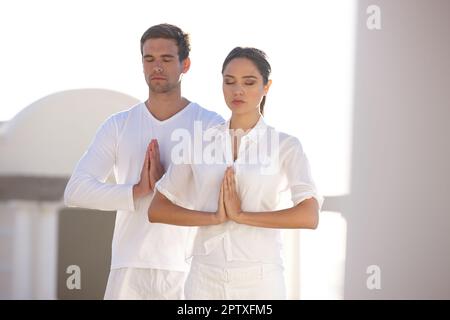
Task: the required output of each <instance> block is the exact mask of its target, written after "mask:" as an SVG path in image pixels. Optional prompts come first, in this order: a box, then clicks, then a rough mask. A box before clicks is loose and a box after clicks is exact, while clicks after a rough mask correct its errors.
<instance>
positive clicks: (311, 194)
mask: <svg viewBox="0 0 450 320" xmlns="http://www.w3.org/2000/svg"><path fill="white" fill-rule="evenodd" d="M311 198H314V199H316V200H317V202H318V203H319V211H320V210H321V209H322V205H323V201H324V199H323V197H322V196H320V195H318V194H316V193H314V192H309V193H302V194H298V195H292V202H293V203H294V206H296V205H298V204H299V203H301V202H302V201H304V200H306V199H311Z"/></svg>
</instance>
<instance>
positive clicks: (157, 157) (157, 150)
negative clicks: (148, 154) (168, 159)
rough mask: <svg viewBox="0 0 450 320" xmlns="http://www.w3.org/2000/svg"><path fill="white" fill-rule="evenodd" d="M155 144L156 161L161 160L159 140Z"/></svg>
mask: <svg viewBox="0 0 450 320" xmlns="http://www.w3.org/2000/svg"><path fill="white" fill-rule="evenodd" d="M154 141H155V142H154V144H153V147H154V148H153V152H154V154H155V158H156V160H159V159H160V157H159V144H158V140H156V139H155V140H154Z"/></svg>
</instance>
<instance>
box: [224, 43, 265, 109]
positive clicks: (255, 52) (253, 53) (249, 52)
mask: <svg viewBox="0 0 450 320" xmlns="http://www.w3.org/2000/svg"><path fill="white" fill-rule="evenodd" d="M236 58H246V59H249V60H250V61H252V62H253V63H254V64H255V66H256V67H257V68H258V71H259V73H260V74H261V76H262V78H263V84H264V85H266V84H267V83H268V82H269V76H270V72H271V71H272V68H271V67H270V64H269V62H268V61H267V55H266V54H265V53H264V51H262V50H259V49H256V48H248V47H246V48H242V47H236V48H234V49H233V50H231V51H230V53H229V54H228V56H227V57H226V58H225V61H224V62H223V65H222V74H223V72H224V70H225V68H226V67H227V65H228V64H229V63H230V61H231V60H233V59H236ZM265 103H266V96H264V97H263V99H262V101H261V104H260V105H259V111H260V112H261V114H262V115H264V104H265Z"/></svg>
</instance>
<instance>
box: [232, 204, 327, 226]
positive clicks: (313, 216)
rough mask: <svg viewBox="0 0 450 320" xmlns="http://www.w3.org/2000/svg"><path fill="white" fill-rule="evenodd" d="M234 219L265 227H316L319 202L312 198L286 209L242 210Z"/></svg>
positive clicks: (238, 221)
mask: <svg viewBox="0 0 450 320" xmlns="http://www.w3.org/2000/svg"><path fill="white" fill-rule="evenodd" d="M234 220H235V221H236V222H237V223H241V224H247V225H251V226H255V227H263V228H280V229H316V228H317V225H318V224H319V204H318V203H317V200H315V199H314V198H312V199H307V200H304V201H302V202H301V203H299V204H298V205H296V206H294V207H292V208H289V209H284V210H278V211H266V212H241V213H240V214H239V215H238V216H237V217H236V218H235V219H234Z"/></svg>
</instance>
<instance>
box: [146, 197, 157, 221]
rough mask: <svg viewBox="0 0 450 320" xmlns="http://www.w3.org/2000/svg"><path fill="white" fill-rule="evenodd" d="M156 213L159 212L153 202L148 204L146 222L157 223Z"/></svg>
mask: <svg viewBox="0 0 450 320" xmlns="http://www.w3.org/2000/svg"><path fill="white" fill-rule="evenodd" d="M158 212H159V210H158V206H157V205H156V203H154V201H153V202H152V203H151V204H150V207H149V208H148V211H147V216H148V221H149V222H152V223H155V222H159V220H158Z"/></svg>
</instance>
